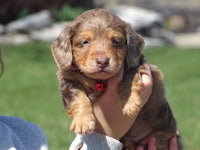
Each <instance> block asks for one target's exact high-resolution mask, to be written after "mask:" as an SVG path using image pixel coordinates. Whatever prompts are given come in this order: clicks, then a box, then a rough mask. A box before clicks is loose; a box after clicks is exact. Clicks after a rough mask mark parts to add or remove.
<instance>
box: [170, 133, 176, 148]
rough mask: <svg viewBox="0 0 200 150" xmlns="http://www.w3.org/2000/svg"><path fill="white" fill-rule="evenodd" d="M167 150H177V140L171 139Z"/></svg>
mask: <svg viewBox="0 0 200 150" xmlns="http://www.w3.org/2000/svg"><path fill="white" fill-rule="evenodd" d="M169 150H178V144H177V138H176V136H174V137H172V138H171V139H170V141H169Z"/></svg>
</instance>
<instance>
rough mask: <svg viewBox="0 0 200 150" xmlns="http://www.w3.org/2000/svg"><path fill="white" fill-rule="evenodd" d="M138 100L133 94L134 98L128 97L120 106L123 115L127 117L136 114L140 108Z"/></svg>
mask: <svg viewBox="0 0 200 150" xmlns="http://www.w3.org/2000/svg"><path fill="white" fill-rule="evenodd" d="M140 101H141V99H140V97H137V98H136V96H134V99H129V100H128V101H127V103H126V104H125V105H124V107H123V108H122V113H123V115H125V116H128V117H131V116H134V115H137V114H138V112H139V111H140V109H141V105H140Z"/></svg>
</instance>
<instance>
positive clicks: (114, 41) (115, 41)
mask: <svg viewBox="0 0 200 150" xmlns="http://www.w3.org/2000/svg"><path fill="white" fill-rule="evenodd" d="M112 44H113V45H114V46H117V45H119V44H120V42H119V40H117V39H112Z"/></svg>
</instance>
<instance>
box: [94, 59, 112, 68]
mask: <svg viewBox="0 0 200 150" xmlns="http://www.w3.org/2000/svg"><path fill="white" fill-rule="evenodd" d="M96 64H97V66H98V67H99V68H102V69H103V68H106V67H107V66H108V65H109V58H108V57H98V58H96Z"/></svg>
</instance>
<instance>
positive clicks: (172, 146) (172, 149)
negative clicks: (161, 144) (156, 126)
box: [136, 136, 178, 150]
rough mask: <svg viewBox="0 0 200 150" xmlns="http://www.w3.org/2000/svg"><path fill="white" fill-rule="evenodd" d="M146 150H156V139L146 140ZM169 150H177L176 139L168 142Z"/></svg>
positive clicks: (141, 147)
mask: <svg viewBox="0 0 200 150" xmlns="http://www.w3.org/2000/svg"><path fill="white" fill-rule="evenodd" d="M136 150H144V147H143V146H138V147H137V148H136ZM148 150H157V147H156V139H155V138H154V137H150V138H149V140H148ZM169 150H178V143H177V138H176V137H175V136H174V137H172V138H170V140H169Z"/></svg>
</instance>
